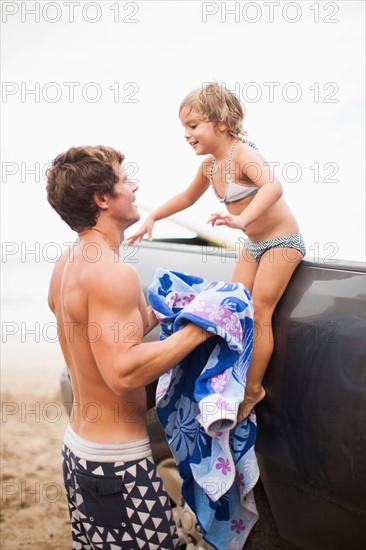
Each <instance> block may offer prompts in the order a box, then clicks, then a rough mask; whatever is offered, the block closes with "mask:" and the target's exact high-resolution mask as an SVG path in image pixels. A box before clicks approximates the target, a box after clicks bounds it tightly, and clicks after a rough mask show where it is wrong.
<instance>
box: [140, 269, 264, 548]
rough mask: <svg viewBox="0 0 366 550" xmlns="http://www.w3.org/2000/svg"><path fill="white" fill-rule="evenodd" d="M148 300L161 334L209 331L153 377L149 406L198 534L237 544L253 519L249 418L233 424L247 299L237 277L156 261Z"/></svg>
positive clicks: (244, 359) (248, 347) (249, 313)
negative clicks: (208, 276) (199, 273)
mask: <svg viewBox="0 0 366 550" xmlns="http://www.w3.org/2000/svg"><path fill="white" fill-rule="evenodd" d="M148 297H149V301H150V304H151V306H152V307H153V309H154V311H155V314H156V316H157V318H158V319H159V321H160V323H161V336H160V337H161V339H164V338H166V337H167V336H169V335H170V334H172V333H173V332H175V331H177V330H179V329H180V328H181V327H182V326H184V325H185V324H186V323H187V322H193V323H195V324H198V325H200V326H202V327H204V328H205V329H206V330H208V331H210V332H212V333H213V334H214V335H215V336H214V337H212V338H210V339H209V340H208V341H206V342H204V343H203V344H201V345H199V346H198V347H197V348H196V349H195V350H194V351H193V352H192V353H190V354H189V355H188V356H187V357H185V358H184V359H183V360H182V361H181V362H180V363H179V364H178V365H176V366H175V367H174V368H172V369H171V370H170V371H168V372H167V373H165V374H164V375H163V376H161V377H160V379H159V383H158V388H157V396H156V409H157V414H158V417H159V420H160V422H161V424H162V426H163V428H164V430H165V434H166V438H167V442H168V444H169V446H170V449H171V451H172V453H173V456H174V458H175V460H176V462H177V465H178V469H179V472H180V475H181V477H182V479H183V485H182V494H183V497H184V498H185V500H186V502H187V503H188V505H189V506H190V507H191V509H192V510H193V511H194V513H195V514H196V517H197V521H198V523H199V525H200V527H201V529H202V532H203V537H204V539H205V540H206V541H207V542H208V543H209V544H210V545H211V546H213V547H214V548H216V549H218V550H222V549H225V550H240V549H241V548H242V547H243V545H244V543H245V541H246V539H247V537H248V535H249V532H250V530H251V528H252V527H253V525H254V524H255V523H256V521H257V520H258V512H257V507H256V504H255V500H254V494H253V487H254V486H255V484H256V482H257V481H258V477H259V469H258V463H257V459H256V456H255V452H254V443H255V438H256V418H255V413H254V412H252V413H251V414H250V415H249V417H248V418H246V419H245V420H244V421H243V422H241V423H240V424H237V422H236V418H237V410H238V406H239V404H240V403H241V402H242V400H243V397H244V391H245V382H246V373H247V369H248V366H249V363H250V359H251V354H252V346H253V330H254V323H253V304H252V301H251V297H250V294H249V292H248V290H247V289H246V288H245V287H244V285H242V284H240V283H227V282H223V281H212V282H210V283H208V282H207V281H206V280H204V279H202V278H201V277H196V276H194V275H189V274H186V273H180V272H175V271H168V270H165V269H161V268H159V269H158V270H157V272H156V276H155V280H154V282H153V284H152V285H151V286H150V288H149V293H148Z"/></svg>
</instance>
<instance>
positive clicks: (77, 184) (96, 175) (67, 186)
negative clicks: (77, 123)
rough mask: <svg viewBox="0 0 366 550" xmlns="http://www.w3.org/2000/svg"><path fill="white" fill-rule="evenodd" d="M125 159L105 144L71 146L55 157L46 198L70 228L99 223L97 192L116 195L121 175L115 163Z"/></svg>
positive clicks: (48, 180) (49, 174)
mask: <svg viewBox="0 0 366 550" xmlns="http://www.w3.org/2000/svg"><path fill="white" fill-rule="evenodd" d="M123 161H124V155H123V154H122V153H121V152H120V151H117V150H116V149H113V148H112V147H105V146H103V145H96V146H85V147H71V149H69V150H68V151H66V153H61V154H60V155H58V156H57V157H56V158H55V159H54V161H53V162H52V166H51V167H50V168H49V169H48V170H47V188H46V189H47V199H48V202H49V203H50V205H51V206H52V208H54V209H55V210H56V212H57V213H58V214H59V215H60V216H61V218H62V219H63V220H64V222H66V223H67V225H68V226H69V227H71V229H73V230H74V231H81V230H83V229H87V228H91V227H93V226H94V225H95V224H96V223H97V218H98V214H99V208H98V206H97V205H96V203H95V201H94V199H93V197H94V193H97V194H98V195H99V196H100V195H102V194H105V193H108V194H110V195H111V196H115V193H114V189H113V187H114V185H115V183H117V181H118V177H117V175H116V173H115V171H114V169H113V164H115V163H118V164H121V163H122V162H123Z"/></svg>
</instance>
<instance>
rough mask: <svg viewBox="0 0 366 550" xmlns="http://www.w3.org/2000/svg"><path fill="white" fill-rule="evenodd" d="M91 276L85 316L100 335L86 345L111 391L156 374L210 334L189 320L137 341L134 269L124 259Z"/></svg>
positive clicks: (145, 381) (124, 389) (137, 290)
mask: <svg viewBox="0 0 366 550" xmlns="http://www.w3.org/2000/svg"><path fill="white" fill-rule="evenodd" d="M95 277H96V280H95V281H94V282H93V281H91V283H90V286H89V288H90V290H89V292H88V304H89V318H88V321H89V323H96V324H97V326H98V327H99V332H100V338H98V340H97V341H94V342H91V344H90V345H91V348H92V352H93V355H94V358H95V360H96V363H97V365H98V368H99V370H100V373H101V375H102V377H103V379H104V380H105V382H106V384H107V385H108V386H109V387H110V388H111V389H112V391H114V392H115V393H116V394H118V395H123V394H124V393H128V392H130V391H131V390H135V389H137V388H140V387H143V386H146V385H147V384H149V383H150V382H152V381H153V380H156V378H158V377H159V376H160V375H161V374H163V373H164V372H166V371H167V370H169V369H170V368H172V367H173V366H174V365H176V364H177V363H179V361H181V360H182V359H183V357H185V356H186V355H188V354H189V353H190V352H191V351H192V350H193V349H194V348H195V347H197V346H198V345H199V344H201V343H202V342H204V341H205V340H207V339H208V338H209V337H210V334H209V333H208V332H206V331H205V330H203V329H202V328H201V327H198V326H196V325H194V324H188V325H187V326H186V327H184V328H183V329H181V330H180V331H179V332H177V333H175V334H173V335H172V336H170V337H169V338H167V339H166V340H163V341H158V342H146V343H141V340H142V337H143V335H144V328H143V321H142V317H141V310H140V296H141V287H140V281H139V279H138V276H137V274H136V272H135V271H134V270H133V269H132V268H131V266H128V265H127V264H124V265H121V264H114V266H113V267H111V268H110V269H108V270H106V272H104V271H103V273H102V274H100V273H99V274H97V273H96V275H95Z"/></svg>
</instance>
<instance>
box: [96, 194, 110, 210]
mask: <svg viewBox="0 0 366 550" xmlns="http://www.w3.org/2000/svg"><path fill="white" fill-rule="evenodd" d="M93 198H94V201H95V204H96V205H97V206H98V207H99V208H100V209H102V210H107V209H108V199H109V195H107V194H106V193H94V195H93Z"/></svg>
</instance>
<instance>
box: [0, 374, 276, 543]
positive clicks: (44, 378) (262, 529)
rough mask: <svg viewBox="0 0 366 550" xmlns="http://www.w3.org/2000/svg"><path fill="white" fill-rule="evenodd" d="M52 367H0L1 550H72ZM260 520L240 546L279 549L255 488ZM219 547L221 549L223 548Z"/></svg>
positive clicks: (61, 416) (61, 418) (63, 417)
mask: <svg viewBox="0 0 366 550" xmlns="http://www.w3.org/2000/svg"><path fill="white" fill-rule="evenodd" d="M61 371H62V368H60V369H59V370H57V368H55V366H53V367H52V368H51V367H50V365H49V364H48V366H47V368H36V367H34V368H32V369H29V370H27V372H28V374H27V375H25V374H24V372H22V371H21V369H17V368H16V367H15V365H14V366H13V368H7V369H6V370H5V371H3V376H2V386H1V390H2V392H1V403H2V405H1V411H2V417H1V487H2V489H1V519H0V535H1V538H0V548H1V550H18V549H27V550H33V549H34V550H71V536H70V527H69V517H68V511H67V502H66V497H65V495H64V487H63V481H62V474H61V446H62V438H63V433H64V430H65V427H66V425H67V422H68V417H67V414H66V412H65V410H64V408H63V405H62V402H61V395H60V391H59V376H60V374H61ZM255 493H256V501H257V506H258V509H259V513H260V520H259V522H258V523H257V524H256V525H255V527H254V528H253V530H252V532H251V534H250V536H249V538H248V541H247V543H246V545H245V550H254V549H256V550H258V548H260V549H261V550H273V549H277V548H278V549H281V548H282V546H281V544H280V541H279V538H278V534H277V530H276V527H275V524H274V522H273V518H272V515H271V513H270V509H269V507H268V502H267V500H266V497H265V494H264V492H263V489H262V487H261V486H260V485H258V487H257V488H256V490H255ZM222 550H224V549H222Z"/></svg>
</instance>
